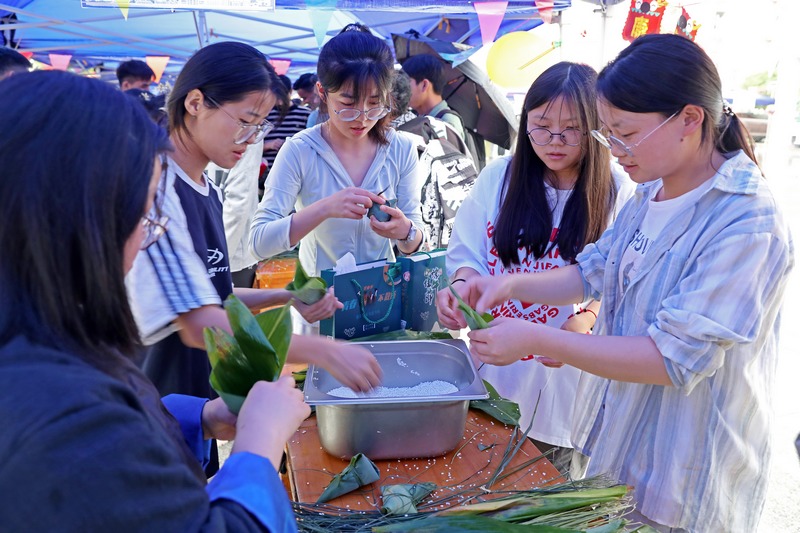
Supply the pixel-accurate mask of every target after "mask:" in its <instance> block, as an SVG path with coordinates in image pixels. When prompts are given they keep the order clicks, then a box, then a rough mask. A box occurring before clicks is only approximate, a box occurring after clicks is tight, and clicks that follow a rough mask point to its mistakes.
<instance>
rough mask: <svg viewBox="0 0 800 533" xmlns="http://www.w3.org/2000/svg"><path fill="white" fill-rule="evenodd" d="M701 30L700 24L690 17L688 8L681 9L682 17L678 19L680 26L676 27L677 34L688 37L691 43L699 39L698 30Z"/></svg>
mask: <svg viewBox="0 0 800 533" xmlns="http://www.w3.org/2000/svg"><path fill="white" fill-rule="evenodd" d="M699 28H700V23H699V22H698V21H696V20H695V19H693V18H692V17H690V16H689V13H687V12H686V8H683V7H682V8H681V17H680V18H679V19H678V25H677V26H675V34H676V35H680V36H682V37H686V38H687V39H689V40H690V41H694V39H695V37H697V30H698V29H699Z"/></svg>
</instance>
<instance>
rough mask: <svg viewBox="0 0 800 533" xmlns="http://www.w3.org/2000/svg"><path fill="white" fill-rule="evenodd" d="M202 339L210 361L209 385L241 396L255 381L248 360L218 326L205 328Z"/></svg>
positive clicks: (229, 336)
mask: <svg viewBox="0 0 800 533" xmlns="http://www.w3.org/2000/svg"><path fill="white" fill-rule="evenodd" d="M203 339H204V341H205V344H206V351H207V352H208V358H209V361H210V362H211V366H212V368H211V376H210V378H209V379H210V381H211V386H212V387H214V389H215V390H217V391H225V392H228V393H231V394H238V395H241V396H245V395H247V392H248V391H249V390H250V388H251V387H252V386H253V384H254V383H255V382H256V381H257V380H256V379H255V378H254V377H253V376H254V375H255V371H254V370H253V367H252V365H251V364H250V361H249V360H248V359H247V357H246V356H245V355H244V353H243V352H242V350H241V348H240V347H239V345H238V344H237V342H236V339H235V338H234V337H232V336H231V335H230V334H228V332H226V331H224V330H222V329H220V328H205V329H204V330H203Z"/></svg>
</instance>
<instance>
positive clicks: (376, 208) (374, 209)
mask: <svg viewBox="0 0 800 533" xmlns="http://www.w3.org/2000/svg"><path fill="white" fill-rule="evenodd" d="M382 205H388V206H389V207H397V200H395V199H391V200H386V203H385V204H372V206H371V207H370V208H369V209H368V210H367V218H369V217H373V216H374V217H375V219H376V220H377V221H378V222H389V221H390V220H391V219H392V215H390V214H389V213H386V212H385V211H382V210H381V206H382Z"/></svg>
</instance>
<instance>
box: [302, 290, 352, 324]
mask: <svg viewBox="0 0 800 533" xmlns="http://www.w3.org/2000/svg"><path fill="white" fill-rule="evenodd" d="M292 307H294V308H295V309H297V311H298V312H299V313H300V314H301V315H302V316H303V318H304V319H305V321H306V322H308V323H310V324H313V323H314V322H317V321H318V320H323V319H325V318H329V317H331V316H333V314H334V313H335V312H336V310H337V309H341V308H343V307H344V304H342V302H340V301H339V300H338V299H337V298H336V296H334V295H333V287H330V288H329V289H328V292H327V293H325V296H323V297H322V299H321V300H320V301H318V302H317V303H314V304H311V305H307V304H304V303H303V302H301V301H300V300H298V299H297V298H292Z"/></svg>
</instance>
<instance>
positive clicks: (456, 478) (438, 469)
mask: <svg viewBox="0 0 800 533" xmlns="http://www.w3.org/2000/svg"><path fill="white" fill-rule="evenodd" d="M511 435H512V429H511V428H509V427H506V426H504V425H503V424H501V423H500V422H497V421H496V420H494V419H492V418H491V417H489V416H487V415H485V414H484V413H482V412H480V411H474V410H470V411H469V415H468V416H467V424H466V428H465V431H464V437H463V438H462V440H461V443H460V444H459V445H458V446H457V447H456V448H455V449H454V450H453V451H451V452H450V453H448V454H446V455H444V456H440V457H432V458H429V459H395V460H379V461H375V464H376V465H377V467H378V469H379V470H380V473H381V478H380V480H379V481H377V482H375V483H372V484H371V485H367V486H365V487H362V488H361V489H359V490H356V491H353V492H351V493H349V494H346V495H344V496H340V497H339V498H336V499H333V500H331V501H330V502H328V504H330V505H333V506H337V507H343V508H346V509H349V510H354V511H356V510H359V511H361V510H363V511H374V510H379V509H380V506H381V497H380V486H381V485H394V484H398V483H420V482H423V481H431V482H433V483H435V484H436V486H437V487H439V488H438V489H437V490H436V491H435V492H434V493H432V494H431V496H429V497H428V498H426V499H425V500H424V502H434V501H435V502H439V505H437V506H432V505H430V503H429V504H428V506H427V507H425V505H421V506H420V507H419V508H420V510H434V509H443V508H445V507H450V506H452V505H458V504H461V503H462V502H463V501H464V498H465V497H466V496H464V495H461V494H460V493H461V492H463V491H464V490H465V489H470V488H474V487H480V486H482V485H484V484H485V483H486V482H487V481H488V480H489V479H490V478H491V477H492V475H493V474H494V473H495V471H496V470H497V466H498V465H499V464H500V463H501V461H502V457H503V454H504V452H505V450H506V448H507V446H508V443H509V440H510V438H511ZM479 445H481V447H486V446H491V447H490V448H486V449H484V450H481V448H480V447H479ZM540 456H541V454H540V453H539V450H538V449H536V446H534V445H533V444H532V443H531V441H530V440H528V439H525V442H523V444H522V446H521V448H520V449H519V451H518V452H517V454H516V456H514V458H513V459H512V460H511V462H510V463H509V464H508V466H507V467H506V468H505V470H504V473H509V472H512V473H511V475H509V476H508V477H507V478H505V479H503V480H500V481H499V482H497V483H495V484H494V485H493V486H492V487H491V489H492V490H495V491H502V490H527V489H530V488H532V487H536V486H541V485H547V484H553V483H561V482H563V481H565V479H564V478H563V477H562V476H561V474H560V473H559V472H558V470H557V469H556V468H555V467H554V466H553V465H552V463H551V462H550V461H548V460H547V459H546V458H544V457H540ZM537 457H538V458H539V459H538V460H535V459H536V458H537ZM533 460H535V461H533ZM530 461H533V462H532V464H530V465H529V466H526V467H524V468H523V469H521V470H519V471H516V472H515V467H519V466H520V465H523V464H524V463H526V462H530ZM348 464H349V460H348V461H345V460H343V459H339V458H337V457H334V456H332V455H329V454H328V453H327V452H325V450H324V449H323V448H322V445H321V444H320V441H319V434H318V432H317V421H316V417H314V416H311V418H309V419H307V420H306V421H305V422H303V424H302V425H301V426H300V428H299V429H298V430H297V432H296V433H295V434H294V436H293V437H292V438H291V439H290V440H289V442H288V444H287V467H288V482H289V487H290V491H291V497H292V499H293V500H294V501H296V502H302V503H314V502H316V501H317V498H319V496H320V494H322V491H323V490H324V489H325V487H326V486H327V485H328V483H330V481H331V478H332V477H333V476H334V475H336V474H338V473H340V472H341V471H342V470H343V469H344V468H345V467H346V466H347V465H348ZM471 493H472V494H473V495H474V494H479V493H481V494H485V493H484V491H483V490H481V489H478V490H475V491H471ZM448 497H451V498H449V501H447V502H443V501H442V500H443V499H445V498H448ZM474 501H478V500H474Z"/></svg>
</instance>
